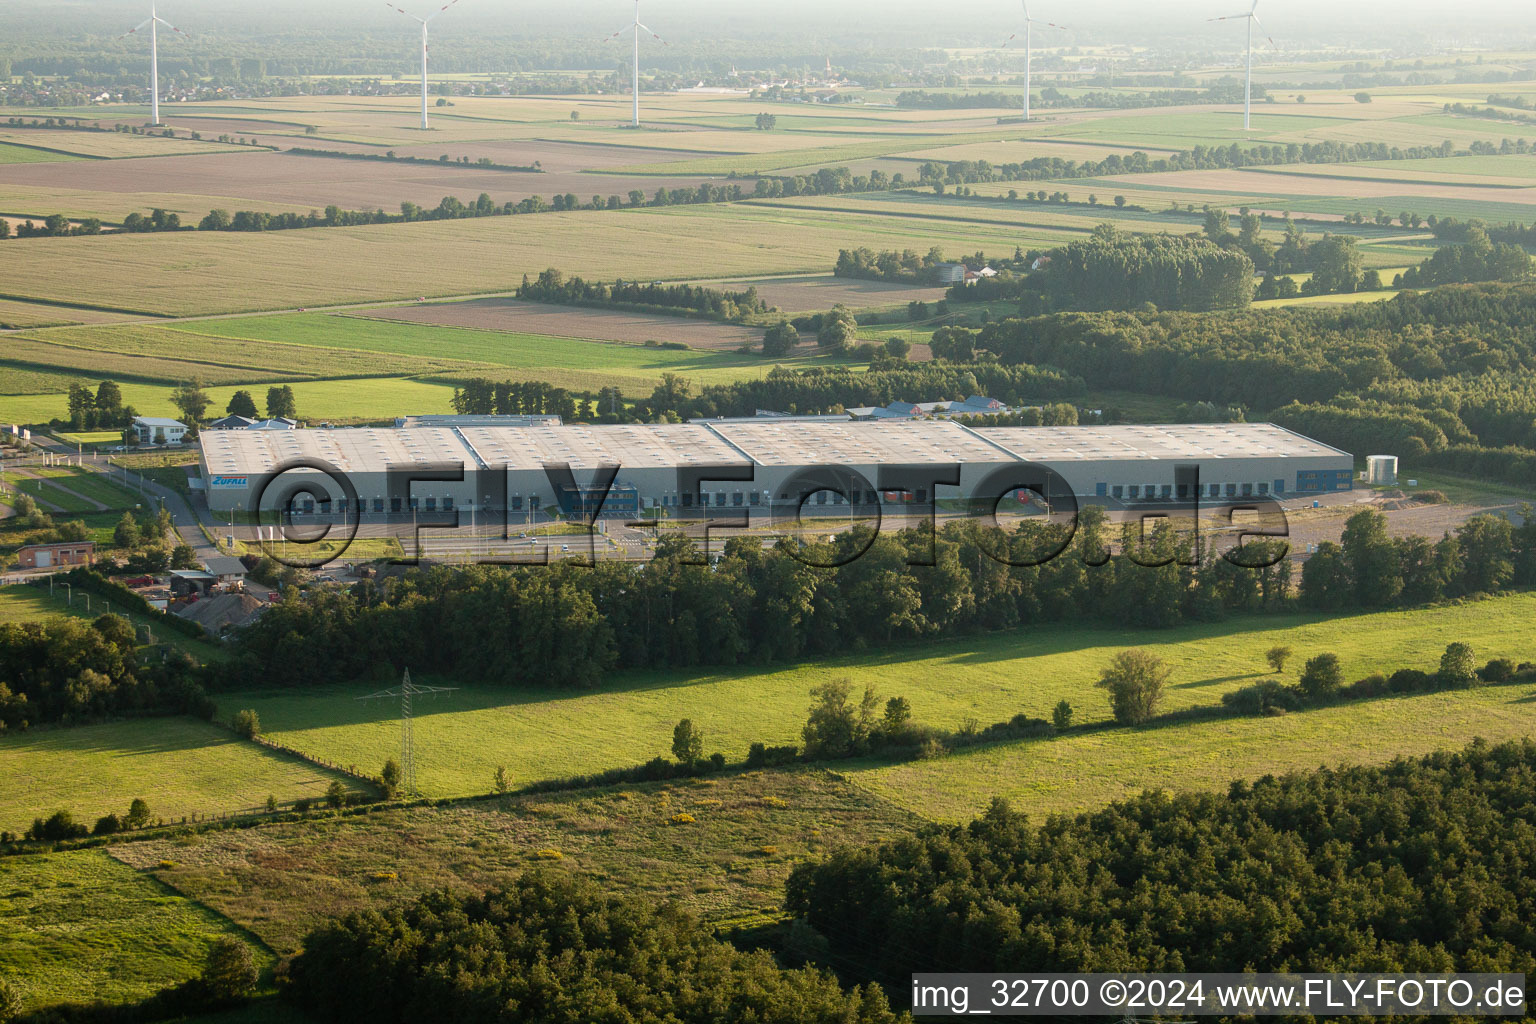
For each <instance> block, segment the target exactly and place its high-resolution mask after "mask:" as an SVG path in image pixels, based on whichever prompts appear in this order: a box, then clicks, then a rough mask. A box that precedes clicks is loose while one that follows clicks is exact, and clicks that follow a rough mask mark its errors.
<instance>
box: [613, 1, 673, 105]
mask: <svg viewBox="0 0 1536 1024" xmlns="http://www.w3.org/2000/svg"><path fill="white" fill-rule="evenodd" d="M630 28H632V29H633V30H634V33H635V62H634V64H633V65H632V66H631V68H630V71H631V80H630V88H631V90H632V91H633V92H634V97H635V112H634V118H633V120H632V121H631V122H630V127H632V128H639V127H640V30H641V29H645V30H646V31H647V32H651V30H650V29H649V28H647V27H646V26H645V25H644V24H642V23H641V21H640V0H635V23H634V24H633V25H632V26H630ZM624 32H625V30H624V29H622V28H621V29H619V30H618V31H617V32H615V33H614V34H613V35H611V36H609V37H608V38H607V39H604V40H603V42H605V43H607V42H612V41H613V40H615V39H617V38H619V36H621V35H623V34H624ZM651 38H652V39H654V40H656V41H657V42H658V43H660V44H661V45H662V46H666V45H667V41H666V40H665V39H663V38H661V36H659V35H657V34H656V33H655V32H651Z"/></svg>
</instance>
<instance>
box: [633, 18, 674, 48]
mask: <svg viewBox="0 0 1536 1024" xmlns="http://www.w3.org/2000/svg"><path fill="white" fill-rule="evenodd" d="M635 24H636V25H639V26H640V27H641V28H643V29H645V30H646V31H647V32H651V30H650V27H649V26H647V25H644V24H642V23H640V22H638V21H637V22H635ZM651 38H652V39H654V40H656V41H657V42H658V43H660V44H661V45H662V46H671V45H672V44H671V43H669V42H667V41H666V40H665V39H663V38H661V36H659V35H657V34H656V33H655V32H651Z"/></svg>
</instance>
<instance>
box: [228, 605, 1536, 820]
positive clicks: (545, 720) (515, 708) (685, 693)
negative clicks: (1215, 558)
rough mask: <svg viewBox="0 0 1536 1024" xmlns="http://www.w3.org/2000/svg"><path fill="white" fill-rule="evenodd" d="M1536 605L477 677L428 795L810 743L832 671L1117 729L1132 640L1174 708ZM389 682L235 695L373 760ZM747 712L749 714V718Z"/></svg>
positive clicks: (1006, 710) (1493, 642)
mask: <svg viewBox="0 0 1536 1024" xmlns="http://www.w3.org/2000/svg"><path fill="white" fill-rule="evenodd" d="M1533 614H1536V594H1521V595H1514V596H1509V597H1502V598H1497V599H1492V600H1488V601H1481V602H1476V603H1471V604H1464V605H1455V606H1446V607H1438V608H1427V609H1420V610H1414V611H1401V612H1383V613H1378V614H1372V615H1354V616H1344V617H1339V618H1333V619H1319V618H1314V617H1310V616H1302V615H1286V616H1265V617H1247V618H1241V619H1235V620H1230V621H1228V622H1224V623H1216V624H1203V625H1195V626H1184V627H1180V628H1177V629H1172V630H1166V631H1160V632H1148V631H1145V630H1119V629H1108V628H1085V627H1071V626H1052V627H1040V628H1032V629H1025V630H1019V631H1015V632H1008V633H998V634H992V635H987V636H983V637H975V638H970V639H962V640H949V641H943V642H938V643H933V644H924V645H922V646H920V647H912V646H909V647H897V648H892V649H888V650H882V651H874V652H864V653H862V654H859V655H854V656H849V657H844V658H836V659H831V660H828V661H825V662H819V663H816V664H814V665H798V666H790V667H785V668H780V669H763V668H750V669H737V670H728V671H715V672H705V673H694V674H679V673H631V674H627V675H620V676H618V677H616V678H614V680H613V681H612V682H611V683H610V684H609V685H607V686H604V687H602V688H600V689H598V690H595V691H590V692H581V693H571V692H565V691H551V690H548V689H539V688H537V687H536V686H535V687H531V688H528V689H508V688H492V687H483V686H477V685H475V682H474V681H473V680H457V679H454V680H433V681H434V682H438V683H446V684H448V685H456V686H460V687H462V688H461V689H459V690H457V691H455V692H452V693H448V694H444V695H442V696H441V697H439V698H437V699H434V700H432V701H423V702H418V703H417V706H416V712H415V714H416V720H415V744H416V750H417V752H418V753H417V757H418V765H417V774H418V778H419V781H420V784H421V786H422V788H423V790H424V791H425V792H426V793H428V794H430V795H433V796H453V795H464V794H473V793H483V792H486V791H488V790H489V789H490V788H491V777H492V774H493V773H494V771H495V769H496V767H497V766H498V765H505V766H506V768H507V771H508V773H509V775H510V777H511V779H512V782H513V784H514V785H523V784H526V783H530V782H533V781H536V780H539V779H547V778H552V777H560V776H566V775H573V774H580V773H587V772H594V771H599V770H602V769H605V768H613V767H620V766H625V765H631V764H637V763H639V762H642V761H645V760H648V759H650V758H652V757H655V756H658V755H666V754H667V752H668V749H669V744H670V743H671V735H672V727H673V725H674V724H676V722H677V720H678V719H680V718H691V719H693V720H694V722H695V723H697V724H698V725H699V726H700V727H701V728H702V729H703V732H704V737H705V744H704V745H705V749H706V751H716V750H718V751H721V752H723V753H724V754H725V755H726V756H727V757H729V758H732V759H740V758H741V757H743V756H744V755H745V754H746V751H747V747H748V746H749V745H750V744H751V743H753V742H754V741H761V742H764V743H769V744H775V743H791V742H796V741H797V740H798V739H799V735H800V728H801V726H802V724H803V723H804V721H805V715H806V711H807V709H808V707H809V705H810V701H811V698H810V690H811V688H812V687H814V686H816V685H818V684H819V683H821V682H824V681H825V680H827V679H829V678H834V677H845V678H847V679H848V680H849V681H850V682H851V683H852V684H853V685H854V686H855V687H856V688H859V689H862V688H863V687H865V686H869V687H873V688H874V689H875V690H876V691H877V692H878V693H879V694H880V695H881V696H882V697H893V696H904V697H906V698H907V699H908V700H909V701H910V702H911V704H912V711H913V717H914V719H916V720H917V721H920V722H924V723H927V724H930V725H933V726H937V727H942V728H947V729H954V728H957V727H959V726H960V725H961V724H962V723H963V722H964V721H966V720H967V719H975V720H977V721H978V722H979V723H981V724H987V723H989V722H996V721H1000V720H1003V719H1007V718H1011V717H1012V716H1014V715H1016V714H1019V713H1021V712H1022V713H1024V714H1027V715H1031V716H1033V717H1037V718H1049V717H1050V713H1051V709H1052V708H1053V707H1054V706H1055V705H1056V703H1057V702H1058V701H1061V700H1067V701H1069V702H1070V703H1071V704H1072V705H1073V707H1074V708H1075V710H1076V715H1075V721H1077V722H1079V723H1097V722H1105V721H1107V720H1108V718H1109V707H1108V702H1107V700H1106V699H1105V697H1104V694H1103V692H1102V691H1100V690H1098V689H1097V688H1096V687H1095V686H1094V682H1095V680H1096V679H1097V678H1098V672H1099V670H1100V669H1101V668H1102V667H1103V666H1104V665H1106V664H1107V663H1108V661H1109V659H1110V657H1111V656H1112V655H1113V654H1114V653H1115V652H1117V651H1119V650H1122V649H1124V648H1127V647H1143V648H1147V649H1149V650H1152V651H1154V652H1155V653H1157V654H1158V655H1160V656H1161V657H1163V658H1164V659H1166V661H1167V662H1168V663H1169V664H1170V665H1171V666H1172V668H1173V678H1172V682H1171V685H1170V688H1169V691H1168V694H1167V698H1166V701H1165V705H1164V706H1165V709H1166V710H1170V711H1173V710H1180V709H1186V708H1193V707H1197V706H1201V705H1212V704H1217V703H1219V702H1220V699H1221V695H1222V694H1223V693H1225V692H1228V691H1230V690H1233V689H1237V688H1239V687H1242V686H1245V685H1248V684H1250V683H1252V682H1254V681H1256V680H1258V679H1261V678H1264V677H1265V674H1266V673H1267V672H1268V668H1267V666H1266V665H1265V662H1264V652H1265V651H1267V650H1268V649H1269V648H1271V647H1275V646H1289V647H1292V648H1294V650H1295V651H1296V664H1298V665H1299V664H1300V662H1301V661H1302V660H1304V659H1305V658H1307V657H1310V656H1311V655H1313V654H1318V653H1321V652H1323V651H1332V652H1333V653H1335V654H1337V655H1338V656H1339V658H1340V659H1341V661H1342V662H1343V668H1344V673H1345V676H1346V678H1349V679H1355V678H1359V677H1360V676H1363V675H1367V674H1369V673H1371V672H1377V671H1382V672H1390V671H1392V670H1395V669H1397V668H1403V667H1419V668H1433V667H1434V666H1435V665H1436V664H1438V660H1439V657H1440V654H1441V653H1442V652H1443V651H1444V649H1445V646H1446V645H1447V644H1449V643H1451V642H1452V641H1457V640H1461V641H1466V642H1468V643H1471V644H1472V646H1473V648H1474V649H1475V650H1476V652H1477V654H1478V656H1479V657H1480V658H1482V659H1484V660H1486V659H1487V658H1491V657H1497V656H1508V657H1511V658H1515V659H1516V660H1525V659H1533V658H1536V639H1533V638H1532V635H1531V629H1530V623H1531V621H1532V617H1533ZM1292 671H1293V673H1294V671H1295V669H1294V668H1293V670H1292ZM374 688H376V687H374V686H373V683H372V682H368V683H358V684H356V685H349V686H332V687H324V688H319V689H313V690H303V691H266V692H260V693H241V694H233V695H230V696H228V697H227V698H224V699H223V700H221V704H222V705H224V706H228V707H251V708H255V709H256V710H257V711H258V713H259V714H260V715H261V720H262V723H263V727H264V728H265V729H266V731H267V734H268V735H270V736H271V737H272V738H273V739H276V740H278V741H280V742H282V743H284V744H286V745H288V746H291V747H294V748H295V749H298V750H302V751H304V752H306V753H309V754H313V755H315V756H318V757H321V758H324V759H326V760H328V761H331V762H334V763H340V764H352V763H356V764H359V765H363V766H366V767H367V768H368V769H369V770H370V771H372V770H374V766H375V765H382V764H383V762H384V759H385V758H386V757H389V756H391V755H392V754H393V752H394V751H395V750H396V749H398V745H399V736H400V723H399V720H398V717H397V713H396V712H395V711H394V710H393V709H392V708H389V707H386V706H384V705H379V704H376V703H372V702H370V703H359V702H357V701H356V700H354V699H352V698H355V697H358V696H361V695H362V694H365V693H368V692H371V691H372V690H373V689H374ZM743 708H750V709H751V713H750V714H743V713H742V709H743ZM1531 710H1532V711H1533V712H1536V705H1532V707H1531ZM1296 720H1297V721H1298V722H1303V723H1304V722H1306V721H1310V720H1311V718H1310V717H1309V716H1308V715H1297V716H1296ZM1319 720H1321V719H1319ZM1105 735H1115V736H1118V735H1120V734H1119V733H1118V732H1117V733H1112V734H1105ZM1127 735H1129V734H1127ZM1381 742H1382V743H1383V744H1384V745H1385V746H1387V747H1390V745H1391V744H1392V743H1394V742H1396V741H1395V739H1394V737H1393V735H1391V734H1387V735H1384V736H1382V737H1381ZM950 763H953V764H955V765H956V774H957V776H959V778H958V779H957V781H956V782H955V784H956V785H970V786H973V787H975V788H976V790H977V791H978V792H980V791H988V790H990V789H993V788H996V786H997V785H998V784H999V780H998V779H996V778H992V777H989V776H985V775H980V774H977V773H974V772H968V771H965V770H964V769H962V768H961V767H960V765H961V760H960V759H958V758H957V759H954V760H953V761H946V762H942V763H938V764H937V765H935V766H934V768H933V769H932V770H934V771H937V772H939V773H940V774H941V775H943V774H947V772H948V769H947V767H946V766H947V765H948V764H950ZM1261 770H1262V769H1261Z"/></svg>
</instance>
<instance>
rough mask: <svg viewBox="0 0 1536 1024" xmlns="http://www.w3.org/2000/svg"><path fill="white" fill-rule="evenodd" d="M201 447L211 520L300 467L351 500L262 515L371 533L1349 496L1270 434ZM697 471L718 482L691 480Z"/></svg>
mask: <svg viewBox="0 0 1536 1024" xmlns="http://www.w3.org/2000/svg"><path fill="white" fill-rule="evenodd" d="M202 441H203V452H202V460H203V463H202V468H203V474H204V480H205V483H206V486H207V494H208V500H209V504H210V505H211V507H213V508H214V509H218V510H221V511H223V510H228V509H232V508H242V509H250V508H251V507H252V503H253V502H254V501H255V500H256V492H257V490H258V489H260V488H261V486H262V480H263V476H264V475H266V474H270V473H272V472H273V471H274V470H275V469H277V468H278V467H279V466H283V465H285V464H289V463H291V462H292V461H293V460H295V459H302V460H310V461H311V462H312V463H313V464H315V465H319V466H323V467H327V468H328V469H329V470H331V471H332V472H334V473H335V474H338V475H340V476H344V477H345V478H346V480H347V481H348V482H349V483H350V485H351V488H352V490H353V492H354V494H355V499H353V498H349V497H348V496H347V494H346V489H345V488H344V487H342V486H340V484H339V483H337V482H336V481H335V480H333V479H330V478H328V477H326V476H324V475H322V474H321V473H320V472H318V471H316V470H314V469H303V470H294V471H290V472H288V473H285V474H284V475H283V476H282V478H281V479H280V480H278V481H276V482H272V483H269V484H268V486H267V488H266V492H265V494H264V496H263V497H262V499H261V502H262V507H263V508H274V507H277V503H279V502H280V501H281V502H286V503H287V505H288V507H290V508H291V509H292V510H293V511H296V512H299V513H317V512H324V511H327V510H329V511H331V512H333V513H350V512H352V511H354V510H353V509H351V508H350V507H349V506H348V505H347V504H344V503H345V502H350V501H351V500H356V501H357V502H358V509H357V510H358V511H361V512H362V513H364V514H366V515H370V516H372V515H389V514H394V515H400V514H407V513H411V512H416V513H420V512H440V511H445V510H471V509H473V510H477V511H485V510H500V509H509V510H511V511H513V512H514V513H518V512H520V513H524V514H528V513H531V512H532V511H534V510H538V509H550V508H554V507H559V508H560V509H562V510H563V511H565V512H567V513H571V512H581V511H586V510H590V509H591V508H592V507H594V506H595V504H596V502H597V499H598V497H600V496H601V495H602V494H603V493H604V488H603V486H602V483H603V476H604V475H605V474H604V467H606V468H607V469H606V473H607V474H608V475H611V476H612V485H611V487H609V488H608V489H607V491H606V494H607V497H606V500H604V501H603V505H602V507H603V509H604V511H607V512H615V513H626V512H634V511H636V510H638V509H639V508H642V507H643V508H650V507H655V506H661V507H667V508H694V507H698V506H700V505H708V506H709V507H711V508H720V507H740V508H754V507H758V508H761V507H765V506H770V505H780V504H782V503H785V502H789V503H793V504H797V505H798V504H799V502H800V500H801V497H802V495H803V494H807V493H809V494H811V495H812V497H811V498H810V502H811V503H812V504H834V505H835V504H842V503H844V498H843V496H842V495H839V494H836V493H833V492H832V491H830V490H827V489H821V490H817V491H806V489H805V488H806V487H807V486H815V484H816V482H817V481H829V482H830V483H829V486H836V487H840V488H841V489H842V490H844V491H848V492H851V493H849V494H848V497H849V498H850V499H851V500H853V501H855V502H857V503H859V504H867V503H871V502H874V501H878V502H880V503H882V504H891V503H904V502H913V501H917V502H925V501H927V500H929V499H930V498H940V499H945V498H962V497H966V498H968V497H984V498H986V497H996V495H990V494H988V495H980V494H978V493H977V490H978V488H982V489H986V488H991V487H994V486H996V485H997V484H998V483H999V481H1004V480H1008V481H1011V482H1012V483H1014V484H1019V483H1022V482H1023V481H1024V480H1025V479H1026V478H1028V476H1029V470H1028V466H1029V465H1030V464H1035V465H1038V466H1044V467H1046V468H1048V469H1050V470H1053V471H1054V472H1055V473H1056V474H1059V478H1060V481H1062V482H1061V484H1060V486H1062V487H1065V488H1067V489H1070V491H1071V492H1072V493H1074V494H1076V495H1077V496H1079V497H1081V498H1087V499H1090V500H1091V499H1095V498H1097V499H1102V500H1104V501H1106V502H1107V503H1113V502H1115V501H1120V502H1124V503H1132V502H1143V501H1148V500H1151V501H1163V500H1172V501H1177V500H1180V499H1183V500H1190V499H1192V498H1194V497H1196V494H1195V493H1194V487H1195V486H1196V485H1195V484H1194V483H1192V481H1194V480H1195V479H1196V476H1195V473H1196V472H1198V487H1199V494H1198V497H1200V498H1201V499H1202V500H1207V501H1209V500H1212V499H1220V500H1225V499H1231V498H1236V499H1241V498H1251V497H1258V496H1265V495H1280V496H1288V497H1297V496H1307V495H1313V494H1319V493H1324V492H1328V491H1337V490H1348V489H1349V488H1350V487H1351V486H1352V485H1353V477H1354V459H1353V457H1352V456H1350V455H1349V454H1348V453H1346V452H1342V451H1339V450H1338V449H1336V448H1331V447H1329V446H1327V445H1324V444H1321V443H1319V442H1317V441H1313V440H1311V439H1310V438H1306V437H1302V436H1301V435H1299V434H1296V433H1293V432H1291V431H1289V430H1285V429H1284V428H1281V427H1278V426H1275V425H1273V424H1268V423H1224V424H1190V425H1171V426H1107V427H1098V426H1080V427H978V428H973V427H967V426H965V425H963V424H960V423H957V422H954V421H945V420H916V421H912V422H903V421H876V422H856V421H852V420H849V421H828V420H824V419H812V420H796V419H761V420H731V421H719V422H707V421H706V422H696V423H687V424H658V425H620V426H585V425H558V424H548V423H531V424H529V425H527V426H462V427H460V426H421V427H399V428H387V429H381V428H340V429H313V430H292V431H255V432H252V431H219V432H213V433H209V434H205V435H204V436H203V439H202ZM561 467H564V468H563V469H562V468H561ZM706 467H725V468H724V469H715V470H714V471H713V472H709V473H708V474H707V476H706V475H705V474H706ZM831 467H846V469H848V470H852V471H853V472H854V473H856V474H857V475H856V476H854V475H852V474H849V473H834V472H833V471H832V469H831ZM896 467H905V468H906V469H907V472H906V474H905V475H903V474H901V473H898V472H895V468H896ZM392 468H396V469H408V470H410V471H411V473H412V474H413V475H416V476H418V477H420V478H421V479H418V480H417V481H416V482H414V483H412V484H411V485H410V487H409V489H408V490H406V489H405V488H404V486H403V485H402V484H401V483H400V482H398V481H397V482H396V484H395V487H394V491H393V492H392V491H391V481H390V479H389V471H390V470H391V469H392ZM689 473H691V474H692V477H691V478H690V477H688V476H687V474H689ZM455 477H457V479H455ZM945 477H950V478H951V479H958V483H957V484H954V483H940V484H937V485H936V486H933V491H934V493H933V494H932V495H930V494H929V493H928V490H929V483H927V482H926V481H931V480H938V479H944V478H945ZM305 481H307V484H306V483H305ZM808 481H809V482H810V483H809V484H808V483H807V482H808ZM850 481H851V485H850ZM859 492H862V493H859ZM327 503H329V504H328V507H327Z"/></svg>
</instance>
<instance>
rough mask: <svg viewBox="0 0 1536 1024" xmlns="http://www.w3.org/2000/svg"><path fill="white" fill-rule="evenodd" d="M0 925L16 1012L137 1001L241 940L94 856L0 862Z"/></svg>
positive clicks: (200, 909)
mask: <svg viewBox="0 0 1536 1024" xmlns="http://www.w3.org/2000/svg"><path fill="white" fill-rule="evenodd" d="M0 920H4V921H5V924H6V926H5V927H4V928H3V929H0V977H3V978H5V979H6V980H7V981H9V982H11V983H12V984H13V985H15V986H16V987H17V989H18V990H19V994H20V996H21V1001H22V1006H23V1008H25V1009H35V1008H39V1007H43V1006H51V1005H53V1004H55V1003H61V1002H70V1003H89V1002H94V1001H97V1000H100V1001H102V1002H107V1003H120V1002H129V1001H132V1000H135V999H141V998H143V997H145V996H148V995H151V994H153V993H154V992H156V991H158V990H160V989H162V988H165V987H167V986H169V985H174V984H178V983H180V982H182V981H185V980H187V979H188V978H191V977H193V976H194V975H196V974H197V973H198V972H199V971H201V970H202V967H203V963H204V960H205V958H206V957H207V954H208V947H209V946H210V945H211V944H212V943H213V941H214V940H215V939H218V938H222V937H225V936H230V937H234V938H242V939H243V938H244V937H245V935H244V933H243V930H242V929H241V928H239V927H238V926H236V925H235V924H233V923H231V922H230V921H228V920H227V919H225V918H224V917H222V916H220V915H219V914H217V913H215V912H214V911H211V910H209V909H207V908H206V907H204V906H203V905H201V904H199V903H198V902H196V901H194V900H191V899H187V898H186V897H184V896H180V895H178V894H177V893H176V892H175V891H174V890H173V889H171V888H170V887H168V886H167V885H165V884H164V883H163V882H161V881H159V880H158V879H156V878H155V877H154V876H153V875H152V874H150V873H148V872H145V871H140V870H137V869H135V868H133V867H130V866H128V865H127V864H124V863H122V862H121V861H118V860H114V859H113V858H112V857H110V856H108V854H107V853H106V852H105V851H102V850H79V851H75V852H72V853H58V854H51V855H48V856H32V857H5V858H3V859H0ZM254 952H255V954H256V959H257V963H258V964H260V965H261V966H263V967H265V966H268V965H270V964H271V962H272V960H273V957H272V956H271V954H270V953H268V952H267V951H266V950H264V949H260V948H258V949H256V950H255V951H254Z"/></svg>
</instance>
